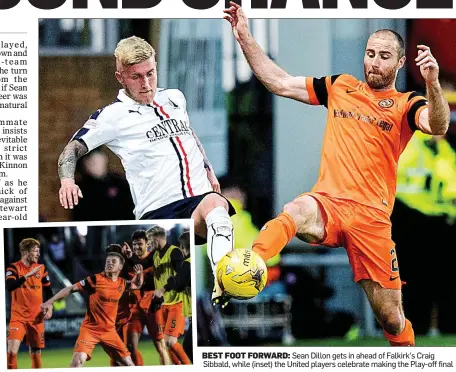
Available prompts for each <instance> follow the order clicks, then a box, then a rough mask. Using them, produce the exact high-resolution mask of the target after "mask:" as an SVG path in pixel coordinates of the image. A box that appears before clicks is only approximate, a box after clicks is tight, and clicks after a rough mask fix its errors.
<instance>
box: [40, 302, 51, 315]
mask: <svg viewBox="0 0 456 372" xmlns="http://www.w3.org/2000/svg"><path fill="white" fill-rule="evenodd" d="M52 308H53V307H52V304H49V303H47V302H45V303H44V304H41V305H40V309H41V312H42V313H43V315H44V319H51V317H52Z"/></svg>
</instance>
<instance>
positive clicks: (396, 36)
mask: <svg viewBox="0 0 456 372" xmlns="http://www.w3.org/2000/svg"><path fill="white" fill-rule="evenodd" d="M377 34H383V35H385V34H390V35H392V36H393V37H394V39H395V40H396V42H397V44H398V48H397V56H398V58H399V59H401V58H402V57H403V56H404V55H405V43H404V39H403V38H402V36H401V35H399V34H398V33H397V32H396V31H394V30H390V29H389V28H383V29H381V30H377V31H375V32H374V33H373V34H372V35H371V36H373V35H377Z"/></svg>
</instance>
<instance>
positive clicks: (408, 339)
mask: <svg viewBox="0 0 456 372" xmlns="http://www.w3.org/2000/svg"><path fill="white" fill-rule="evenodd" d="M359 284H360V285H361V287H363V289H364V292H366V295H367V298H368V299H369V302H370V304H371V307H372V310H373V311H374V314H375V317H376V318H377V321H378V322H379V323H380V325H381V327H382V328H383V334H384V335H385V337H386V338H387V339H388V341H389V343H390V345H391V346H415V334H414V332H413V328H412V324H411V323H410V321H409V320H408V319H406V318H405V316H404V311H403V309H402V303H401V290H400V289H389V288H383V287H382V286H381V285H380V284H378V283H377V282H374V281H372V280H369V279H363V280H360V281H359Z"/></svg>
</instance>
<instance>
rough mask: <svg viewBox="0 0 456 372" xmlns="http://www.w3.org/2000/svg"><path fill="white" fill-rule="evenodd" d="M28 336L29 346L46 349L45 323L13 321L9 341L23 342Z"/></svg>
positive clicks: (9, 329) (9, 327) (9, 330)
mask: <svg viewBox="0 0 456 372" xmlns="http://www.w3.org/2000/svg"><path fill="white" fill-rule="evenodd" d="M24 336H26V341H27V346H30V347H32V348H37V349H44V346H45V343H44V322H43V321H28V320H12V321H10V323H9V326H8V338H7V340H19V341H22V340H23V339H24Z"/></svg>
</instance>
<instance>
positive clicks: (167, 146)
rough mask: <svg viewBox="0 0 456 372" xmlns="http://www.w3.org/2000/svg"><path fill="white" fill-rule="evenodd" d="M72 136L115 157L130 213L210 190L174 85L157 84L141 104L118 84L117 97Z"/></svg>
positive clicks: (149, 210) (140, 213) (144, 210)
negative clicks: (130, 202)
mask: <svg viewBox="0 0 456 372" xmlns="http://www.w3.org/2000/svg"><path fill="white" fill-rule="evenodd" d="M72 140H79V141H83V142H84V143H85V144H86V145H87V148H88V149H89V151H91V150H93V149H95V148H96V147H98V146H101V145H106V146H107V147H108V148H109V149H110V150H112V151H113V152H114V153H115V154H116V155H117V156H118V157H119V158H120V160H121V162H122V165H123V167H124V169H125V174H126V177H127V181H128V183H129V185H130V190H131V194H132V197H133V202H134V204H135V210H134V213H135V216H136V218H138V219H139V218H141V216H142V215H144V214H145V213H147V212H151V211H153V210H156V209H158V208H160V207H162V206H164V205H167V204H170V203H172V202H175V201H177V200H182V199H185V198H188V197H191V196H196V195H201V194H204V193H206V192H209V191H212V187H211V185H210V183H209V180H208V178H207V173H206V169H205V168H204V163H203V155H202V153H201V151H200V149H199V148H198V145H197V143H196V140H195V137H194V136H193V132H192V128H191V126H190V121H189V118H188V114H187V110H186V100H185V97H184V95H183V93H182V92H181V91H179V90H178V89H158V90H157V93H156V95H155V97H154V100H153V103H151V104H148V105H142V104H139V103H137V102H136V101H134V100H133V99H131V98H130V97H128V96H127V95H126V94H125V91H124V90H123V89H121V90H120V91H119V94H118V96H117V100H116V101H114V102H113V103H111V104H110V105H108V106H106V107H104V108H101V109H99V110H97V111H96V112H95V113H93V114H92V115H91V116H90V117H89V119H88V120H87V121H86V123H85V124H84V126H83V127H82V128H81V129H79V130H78V131H77V132H76V133H75V135H74V136H73V138H72Z"/></svg>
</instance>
